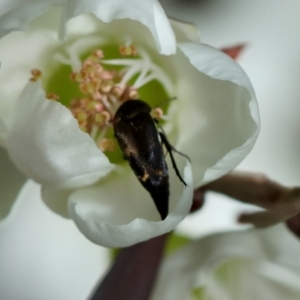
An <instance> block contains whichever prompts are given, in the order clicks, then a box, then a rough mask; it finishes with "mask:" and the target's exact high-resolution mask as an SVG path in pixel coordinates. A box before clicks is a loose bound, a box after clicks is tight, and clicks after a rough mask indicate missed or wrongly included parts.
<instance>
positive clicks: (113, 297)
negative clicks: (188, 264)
mask: <svg viewBox="0 0 300 300" xmlns="http://www.w3.org/2000/svg"><path fill="white" fill-rule="evenodd" d="M167 236H168V234H164V235H162V236H159V237H156V238H154V239H151V240H149V241H146V242H143V243H139V244H136V245H133V246H131V247H128V248H124V249H122V250H121V251H120V254H119V255H118V257H117V259H116V261H115V262H114V264H113V266H112V267H111V269H110V270H109V272H108V273H107V275H106V276H105V278H104V279H103V281H102V282H101V283H100V285H99V286H98V287H97V289H96V291H95V292H94V294H93V296H92V297H91V298H90V299H91V300H117V299H122V300H147V299H149V297H150V294H151V291H152V287H153V285H154V283H155V278H156V274H157V271H158V268H159V265H160V262H161V259H162V255H163V249H164V246H165V243H166V240H167Z"/></svg>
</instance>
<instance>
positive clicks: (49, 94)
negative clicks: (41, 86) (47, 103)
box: [46, 93, 59, 101]
mask: <svg viewBox="0 0 300 300" xmlns="http://www.w3.org/2000/svg"><path fill="white" fill-rule="evenodd" d="M46 98H47V99H49V100H53V101H57V100H58V99H59V96H58V95H56V94H54V93H48V94H47V95H46Z"/></svg>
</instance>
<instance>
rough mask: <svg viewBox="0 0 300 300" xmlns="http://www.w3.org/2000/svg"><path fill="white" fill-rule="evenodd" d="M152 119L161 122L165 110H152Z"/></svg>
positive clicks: (157, 108)
mask: <svg viewBox="0 0 300 300" xmlns="http://www.w3.org/2000/svg"><path fill="white" fill-rule="evenodd" d="M150 114H151V117H152V118H153V119H157V120H159V119H161V118H162V116H163V115H164V112H163V110H162V109H161V108H159V107H156V108H153V109H152V110H151V113H150Z"/></svg>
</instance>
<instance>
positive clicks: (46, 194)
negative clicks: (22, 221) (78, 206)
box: [41, 186, 72, 218]
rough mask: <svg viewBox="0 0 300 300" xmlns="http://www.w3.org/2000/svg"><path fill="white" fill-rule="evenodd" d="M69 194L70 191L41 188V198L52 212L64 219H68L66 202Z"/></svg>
mask: <svg viewBox="0 0 300 300" xmlns="http://www.w3.org/2000/svg"><path fill="white" fill-rule="evenodd" d="M71 192H72V191H71V190H54V189H51V188H50V189H49V188H46V187H45V186H43V187H42V190H41V198H42V200H43V201H44V203H45V204H46V205H47V206H48V208H50V209H51V210H52V211H54V212H55V213H57V214H59V215H61V216H62V217H64V218H70V216H69V213H68V200H69V196H70V194H71Z"/></svg>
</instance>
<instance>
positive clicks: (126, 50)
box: [119, 45, 137, 56]
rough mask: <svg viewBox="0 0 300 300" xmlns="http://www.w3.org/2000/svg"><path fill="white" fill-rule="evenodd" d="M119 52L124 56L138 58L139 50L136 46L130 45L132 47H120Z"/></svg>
mask: <svg viewBox="0 0 300 300" xmlns="http://www.w3.org/2000/svg"><path fill="white" fill-rule="evenodd" d="M119 51H120V54H121V55H122V56H130V55H132V56H137V49H136V47H135V46H134V45H130V46H125V45H121V46H120V47H119Z"/></svg>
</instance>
